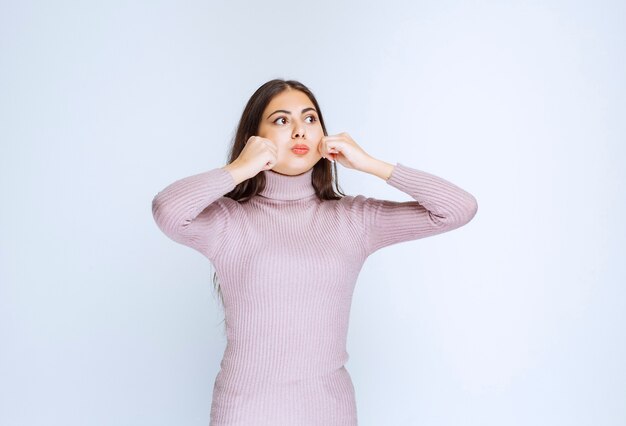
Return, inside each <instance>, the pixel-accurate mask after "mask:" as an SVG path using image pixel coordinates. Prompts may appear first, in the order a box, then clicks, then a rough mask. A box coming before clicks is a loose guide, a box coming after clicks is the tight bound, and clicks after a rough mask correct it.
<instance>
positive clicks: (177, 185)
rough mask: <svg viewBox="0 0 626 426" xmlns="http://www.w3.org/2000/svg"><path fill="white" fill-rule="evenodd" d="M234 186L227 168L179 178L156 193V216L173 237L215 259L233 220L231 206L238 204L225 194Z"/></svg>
mask: <svg viewBox="0 0 626 426" xmlns="http://www.w3.org/2000/svg"><path fill="white" fill-rule="evenodd" d="M234 187H235V180H234V179H233V177H232V175H231V174H230V172H228V171H227V170H225V169H223V168H215V169H212V170H209V171H207V172H203V173H199V174H196V175H193V176H189V177H186V178H183V179H180V180H177V181H176V182H174V183H172V184H170V185H168V186H167V187H165V188H164V189H163V190H161V191H160V192H158V193H157V194H156V195H155V196H154V198H153V199H152V215H153V216H154V220H155V221H156V223H157V225H158V227H159V228H160V229H161V231H163V233H164V234H165V235H167V236H168V237H169V238H171V239H172V240H174V241H176V242H178V243H181V244H184V245H186V246H189V247H192V248H194V249H196V250H198V251H199V252H200V253H202V254H204V255H205V256H206V257H208V258H212V257H213V256H214V254H215V251H216V250H217V249H218V248H219V246H220V245H221V241H222V237H223V235H224V234H225V231H226V230H227V228H228V226H229V222H230V220H231V213H230V212H229V209H228V205H229V204H232V205H234V204H236V201H234V200H231V199H230V198H227V197H223V195H224V194H226V193H228V192H230V191H231V190H232V189H233V188H234ZM222 197H223V198H222Z"/></svg>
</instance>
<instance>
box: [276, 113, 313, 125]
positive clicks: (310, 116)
mask: <svg viewBox="0 0 626 426" xmlns="http://www.w3.org/2000/svg"><path fill="white" fill-rule="evenodd" d="M309 117H311V118H312V119H313V121H312V122H315V121H317V118H315V116H314V115H308V116H307V117H306V118H309ZM282 118H284V119H287V117H278V118H277V119H276V120H274V121H273V123H276V122H277V121H278V120H280V119H282ZM309 124H311V123H309Z"/></svg>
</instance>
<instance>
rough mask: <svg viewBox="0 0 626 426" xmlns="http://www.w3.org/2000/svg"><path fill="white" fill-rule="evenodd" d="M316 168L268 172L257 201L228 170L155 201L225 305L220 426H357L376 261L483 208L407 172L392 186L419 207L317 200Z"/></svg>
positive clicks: (194, 179) (217, 400) (216, 403)
mask: <svg viewBox="0 0 626 426" xmlns="http://www.w3.org/2000/svg"><path fill="white" fill-rule="evenodd" d="M312 172H313V169H310V170H309V171H307V172H305V173H303V174H301V175H298V176H287V175H281V174H278V173H276V172H273V171H269V170H265V171H261V173H264V174H265V178H266V186H265V189H264V190H263V191H262V192H260V193H259V194H257V195H256V196H255V197H253V198H252V199H250V200H249V201H248V202H244V203H239V202H237V201H234V200H232V199H230V198H228V197H224V194H226V193H228V192H230V191H231V190H232V189H233V188H234V187H235V181H234V179H233V177H232V175H231V174H230V173H229V172H228V171H227V170H225V169H223V168H221V167H220V168H215V169H212V170H210V171H207V172H204V173H200V174H197V175H193V176H190V177H187V178H184V179H180V180H178V181H176V182H174V183H172V184H170V185H169V186H167V187H166V188H165V189H163V190H162V191H160V192H159V193H158V194H156V196H155V197H154V199H153V201H152V212H153V215H154V219H155V221H156V223H157V224H158V226H159V228H160V229H161V230H162V231H163V232H164V233H165V234H166V235H167V236H168V237H170V238H171V239H172V240H174V241H176V242H178V243H181V244H184V245H187V246H189V247H192V248H194V249H195V250H197V251H199V252H200V253H202V254H203V255H204V256H206V257H207V258H208V259H209V260H210V261H211V263H212V264H213V266H214V268H215V271H216V272H217V275H218V279H219V282H220V286H221V291H222V296H223V300H224V314H225V318H226V335H227V344H226V349H225V351H224V356H223V359H222V362H221V364H220V365H221V369H220V371H219V373H218V374H217V377H216V379H215V383H214V387H213V401H212V405H211V413H210V417H211V419H210V425H211V426H226V425H228V426H233V425H241V426H264V425H267V426H309V425H310V426H314V425H315V426H344V425H345V426H348V425H350V426H353V425H356V424H357V409H356V401H355V393H354V388H353V385H352V380H351V378H350V375H349V373H348V371H347V370H346V368H345V366H344V364H345V363H346V361H347V360H348V356H349V355H348V353H347V352H346V338H347V332H348V320H349V314H350V305H351V301H352V294H353V289H354V286H355V283H356V280H357V277H358V274H359V271H360V270H361V267H362V265H363V263H364V261H365V260H366V258H367V257H368V256H369V255H370V254H372V253H373V252H374V251H376V250H378V249H380V248H383V247H385V246H389V245H391V244H396V243H400V242H403V241H409V240H416V239H418V238H424V237H428V236H431V235H435V234H440V233H443V232H446V231H450V230H452V229H455V228H458V227H460V226H462V225H464V224H466V223H467V222H469V221H470V220H471V219H472V218H473V217H474V215H475V214H476V211H477V209H478V205H477V202H476V199H475V198H474V197H473V196H472V195H471V194H470V193H468V192H466V191H464V190H463V189H461V188H459V187H458V186H456V185H454V184H452V183H450V182H448V181H446V180H444V179H442V178H439V177H437V176H434V175H432V174H429V173H426V172H423V171H420V170H416V169H413V168H410V167H408V166H404V165H402V164H400V163H397V164H396V165H395V166H394V169H393V171H392V173H391V176H390V177H389V179H388V180H387V181H386V182H387V183H388V184H389V185H391V186H394V187H396V188H397V189H399V190H400V191H403V192H405V193H406V194H408V195H410V196H411V197H412V198H413V199H414V201H405V202H395V201H389V200H379V199H375V198H366V197H364V196H363V195H358V196H356V197H355V196H345V197H343V198H342V199H340V200H319V199H318V198H317V196H316V195H315V189H314V188H313V185H312V183H311V176H312Z"/></svg>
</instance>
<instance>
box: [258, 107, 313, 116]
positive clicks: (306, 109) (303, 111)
mask: <svg viewBox="0 0 626 426" xmlns="http://www.w3.org/2000/svg"><path fill="white" fill-rule="evenodd" d="M307 111H315V112H317V111H316V110H315V108H304V109H303V110H302V114H304V113H305V112H307ZM277 112H284V113H286V114H289V115H291V112H290V111H285V110H284V109H277V110H276V111H274V112H273V113H271V114H270V115H268V116H267V118H270V117H271V116H272V115H274V114H276V113H277Z"/></svg>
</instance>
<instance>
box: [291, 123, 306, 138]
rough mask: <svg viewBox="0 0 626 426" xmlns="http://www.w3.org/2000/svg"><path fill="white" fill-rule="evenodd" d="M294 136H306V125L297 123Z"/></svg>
mask: <svg viewBox="0 0 626 426" xmlns="http://www.w3.org/2000/svg"><path fill="white" fill-rule="evenodd" d="M292 138H304V127H303V126H302V125H301V124H299V125H296V127H295V129H294V133H293V136H292Z"/></svg>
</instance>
